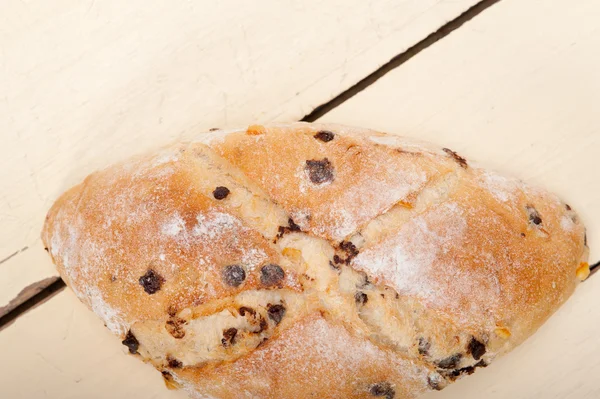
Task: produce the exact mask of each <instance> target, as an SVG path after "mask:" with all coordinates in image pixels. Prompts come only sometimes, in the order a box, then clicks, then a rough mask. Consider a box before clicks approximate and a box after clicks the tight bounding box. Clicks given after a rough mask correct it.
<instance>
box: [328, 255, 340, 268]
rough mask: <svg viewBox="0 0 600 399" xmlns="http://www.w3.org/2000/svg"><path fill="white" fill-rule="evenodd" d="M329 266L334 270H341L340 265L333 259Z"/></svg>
mask: <svg viewBox="0 0 600 399" xmlns="http://www.w3.org/2000/svg"><path fill="white" fill-rule="evenodd" d="M338 258H339V257H338ZM329 267H331V268H332V269H333V270H340V267H339V266H338V265H336V264H335V263H333V262H332V261H329Z"/></svg>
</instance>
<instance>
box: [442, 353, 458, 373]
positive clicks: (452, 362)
mask: <svg viewBox="0 0 600 399" xmlns="http://www.w3.org/2000/svg"><path fill="white" fill-rule="evenodd" d="M461 359H462V354H460V353H457V354H454V355H452V356H449V357H447V358H445V359H442V360H440V361H439V363H438V364H437V365H438V367H439V368H441V369H455V368H456V366H458V363H460V361H461Z"/></svg>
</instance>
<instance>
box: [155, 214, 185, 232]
mask: <svg viewBox="0 0 600 399" xmlns="http://www.w3.org/2000/svg"><path fill="white" fill-rule="evenodd" d="M184 228H185V222H184V221H183V219H182V218H181V216H179V214H178V213H176V214H175V215H173V216H172V217H171V218H170V219H169V220H167V221H166V222H165V223H164V224H163V225H162V226H161V229H160V231H161V232H162V233H163V234H165V235H167V236H171V237H173V236H176V235H177V234H179V233H181V231H182V230H183V229H184Z"/></svg>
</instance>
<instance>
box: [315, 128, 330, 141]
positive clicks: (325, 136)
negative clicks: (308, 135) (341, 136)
mask: <svg viewBox="0 0 600 399" xmlns="http://www.w3.org/2000/svg"><path fill="white" fill-rule="evenodd" d="M313 137H314V138H316V139H317V140H321V141H322V142H324V143H327V142H329V141H331V140H333V138H334V137H335V134H334V133H333V132H331V131H329V130H320V131H319V132H318V133H317V134H315V135H314V136H313Z"/></svg>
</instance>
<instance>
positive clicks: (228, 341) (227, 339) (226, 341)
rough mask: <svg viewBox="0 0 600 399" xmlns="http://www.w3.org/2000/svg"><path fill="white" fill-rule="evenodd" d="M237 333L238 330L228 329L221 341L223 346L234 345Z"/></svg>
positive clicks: (224, 331)
mask: <svg viewBox="0 0 600 399" xmlns="http://www.w3.org/2000/svg"><path fill="white" fill-rule="evenodd" d="M237 332H238V330H237V328H233V327H232V328H228V329H227V330H223V338H222V339H221V344H223V346H228V345H233V344H234V341H235V336H236V335H237Z"/></svg>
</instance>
